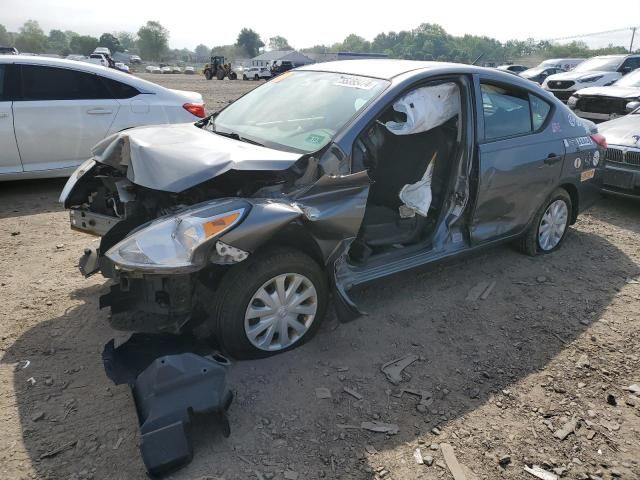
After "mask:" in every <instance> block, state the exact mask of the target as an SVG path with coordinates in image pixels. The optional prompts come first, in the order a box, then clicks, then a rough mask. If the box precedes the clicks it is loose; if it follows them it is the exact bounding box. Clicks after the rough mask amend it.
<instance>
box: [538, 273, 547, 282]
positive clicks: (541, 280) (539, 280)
mask: <svg viewBox="0 0 640 480" xmlns="http://www.w3.org/2000/svg"><path fill="white" fill-rule="evenodd" d="M548 280H549V279H548V278H547V277H545V276H544V275H538V276H537V277H536V282H538V283H545V282H547V281H548Z"/></svg>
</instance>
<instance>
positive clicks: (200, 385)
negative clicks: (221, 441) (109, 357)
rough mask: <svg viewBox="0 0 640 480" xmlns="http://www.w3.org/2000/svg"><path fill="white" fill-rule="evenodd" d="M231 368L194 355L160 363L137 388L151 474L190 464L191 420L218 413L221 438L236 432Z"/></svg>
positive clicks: (145, 457) (168, 358)
mask: <svg viewBox="0 0 640 480" xmlns="http://www.w3.org/2000/svg"><path fill="white" fill-rule="evenodd" d="M225 376H226V365H221V364H220V363H218V362H217V361H215V360H213V359H209V358H206V357H201V356H200V355H196V354H195V353H182V354H179V355H167V356H164V357H160V358H158V359H156V360H155V361H154V362H153V363H152V364H151V365H150V366H149V367H148V368H147V369H146V370H145V371H144V372H142V373H141V374H140V376H139V377H138V379H137V380H136V382H135V384H134V386H133V397H134V400H135V402H136V408H137V410H138V419H139V421H140V432H141V434H142V445H141V447H140V449H141V452H142V460H143V461H144V464H145V466H146V467H147V471H148V472H149V473H150V474H151V475H159V474H163V473H166V472H168V471H170V470H173V469H175V468H176V467H179V466H181V465H183V464H184V463H187V462H189V461H191V459H192V457H193V448H192V446H191V440H190V439H189V432H188V429H189V426H190V424H191V415H192V414H194V415H197V414H204V413H207V414H213V415H215V416H216V417H217V420H218V422H219V423H220V426H221V427H222V433H223V434H224V436H225V437H228V436H229V435H230V433H231V430H230V427H229V421H228V419H227V414H226V412H227V409H228V408H229V406H230V405H231V401H232V399H233V394H232V393H231V392H230V391H229V390H228V389H227V387H226V381H225Z"/></svg>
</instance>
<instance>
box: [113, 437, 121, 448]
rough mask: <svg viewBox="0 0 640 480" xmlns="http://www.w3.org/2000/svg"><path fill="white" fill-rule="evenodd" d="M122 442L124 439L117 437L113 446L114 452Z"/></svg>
mask: <svg viewBox="0 0 640 480" xmlns="http://www.w3.org/2000/svg"><path fill="white" fill-rule="evenodd" d="M123 441H124V438H123V437H122V436H120V437H118V440H116V443H115V445H114V446H113V449H114V450H117V449H119V448H120V445H122V442H123Z"/></svg>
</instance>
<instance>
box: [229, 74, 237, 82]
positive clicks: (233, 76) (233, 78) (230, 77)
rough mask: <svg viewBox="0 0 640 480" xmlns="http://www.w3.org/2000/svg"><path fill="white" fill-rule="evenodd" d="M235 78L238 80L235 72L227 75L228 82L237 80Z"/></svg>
mask: <svg viewBox="0 0 640 480" xmlns="http://www.w3.org/2000/svg"><path fill="white" fill-rule="evenodd" d="M237 78H238V74H237V73H236V72H231V73H230V74H229V79H230V80H237Z"/></svg>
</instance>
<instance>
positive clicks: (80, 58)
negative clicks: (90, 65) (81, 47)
mask: <svg viewBox="0 0 640 480" xmlns="http://www.w3.org/2000/svg"><path fill="white" fill-rule="evenodd" d="M65 59H67V60H74V61H76V62H86V61H87V57H86V56H84V55H74V54H71V55H67V56H66V57H65Z"/></svg>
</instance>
